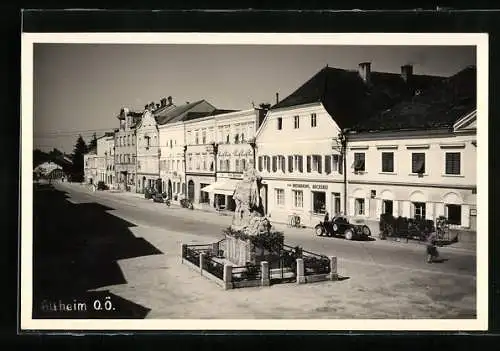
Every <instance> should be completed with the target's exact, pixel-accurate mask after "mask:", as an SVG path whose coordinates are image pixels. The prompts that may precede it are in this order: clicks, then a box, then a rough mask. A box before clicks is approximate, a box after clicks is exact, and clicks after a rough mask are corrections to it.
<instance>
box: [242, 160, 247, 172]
mask: <svg viewBox="0 0 500 351" xmlns="http://www.w3.org/2000/svg"><path fill="white" fill-rule="evenodd" d="M246 161H247V160H245V159H242V160H241V170H242V171H244V170H246V169H247V164H246Z"/></svg>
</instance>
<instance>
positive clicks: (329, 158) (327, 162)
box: [325, 155, 332, 174]
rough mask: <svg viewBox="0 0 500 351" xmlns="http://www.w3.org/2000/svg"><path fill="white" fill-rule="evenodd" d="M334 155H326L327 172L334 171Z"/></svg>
mask: <svg viewBox="0 0 500 351" xmlns="http://www.w3.org/2000/svg"><path fill="white" fill-rule="evenodd" d="M331 159H332V157H331V156H330V155H325V173H326V174H330V173H332V160H331Z"/></svg>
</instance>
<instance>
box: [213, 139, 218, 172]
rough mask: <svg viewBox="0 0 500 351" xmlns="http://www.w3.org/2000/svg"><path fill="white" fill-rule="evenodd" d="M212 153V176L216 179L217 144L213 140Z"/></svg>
mask: <svg viewBox="0 0 500 351" xmlns="http://www.w3.org/2000/svg"><path fill="white" fill-rule="evenodd" d="M212 147H213V153H214V178H215V181H217V154H218V153H219V145H218V144H217V143H215V142H213V143H212Z"/></svg>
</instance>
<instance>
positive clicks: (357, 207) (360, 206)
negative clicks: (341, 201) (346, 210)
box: [354, 198, 365, 216]
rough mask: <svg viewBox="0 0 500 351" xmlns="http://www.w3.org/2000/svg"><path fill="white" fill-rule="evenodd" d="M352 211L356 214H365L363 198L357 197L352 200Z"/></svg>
mask: <svg viewBox="0 0 500 351" xmlns="http://www.w3.org/2000/svg"><path fill="white" fill-rule="evenodd" d="M354 211H355V213H356V216H363V215H364V214H365V199H362V198H357V199H355V200H354Z"/></svg>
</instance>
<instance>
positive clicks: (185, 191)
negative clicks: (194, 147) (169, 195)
mask: <svg viewBox="0 0 500 351" xmlns="http://www.w3.org/2000/svg"><path fill="white" fill-rule="evenodd" d="M183 149H184V189H183V190H184V196H185V198H186V199H188V200H189V198H188V193H187V167H186V151H187V145H184V147H183Z"/></svg>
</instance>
